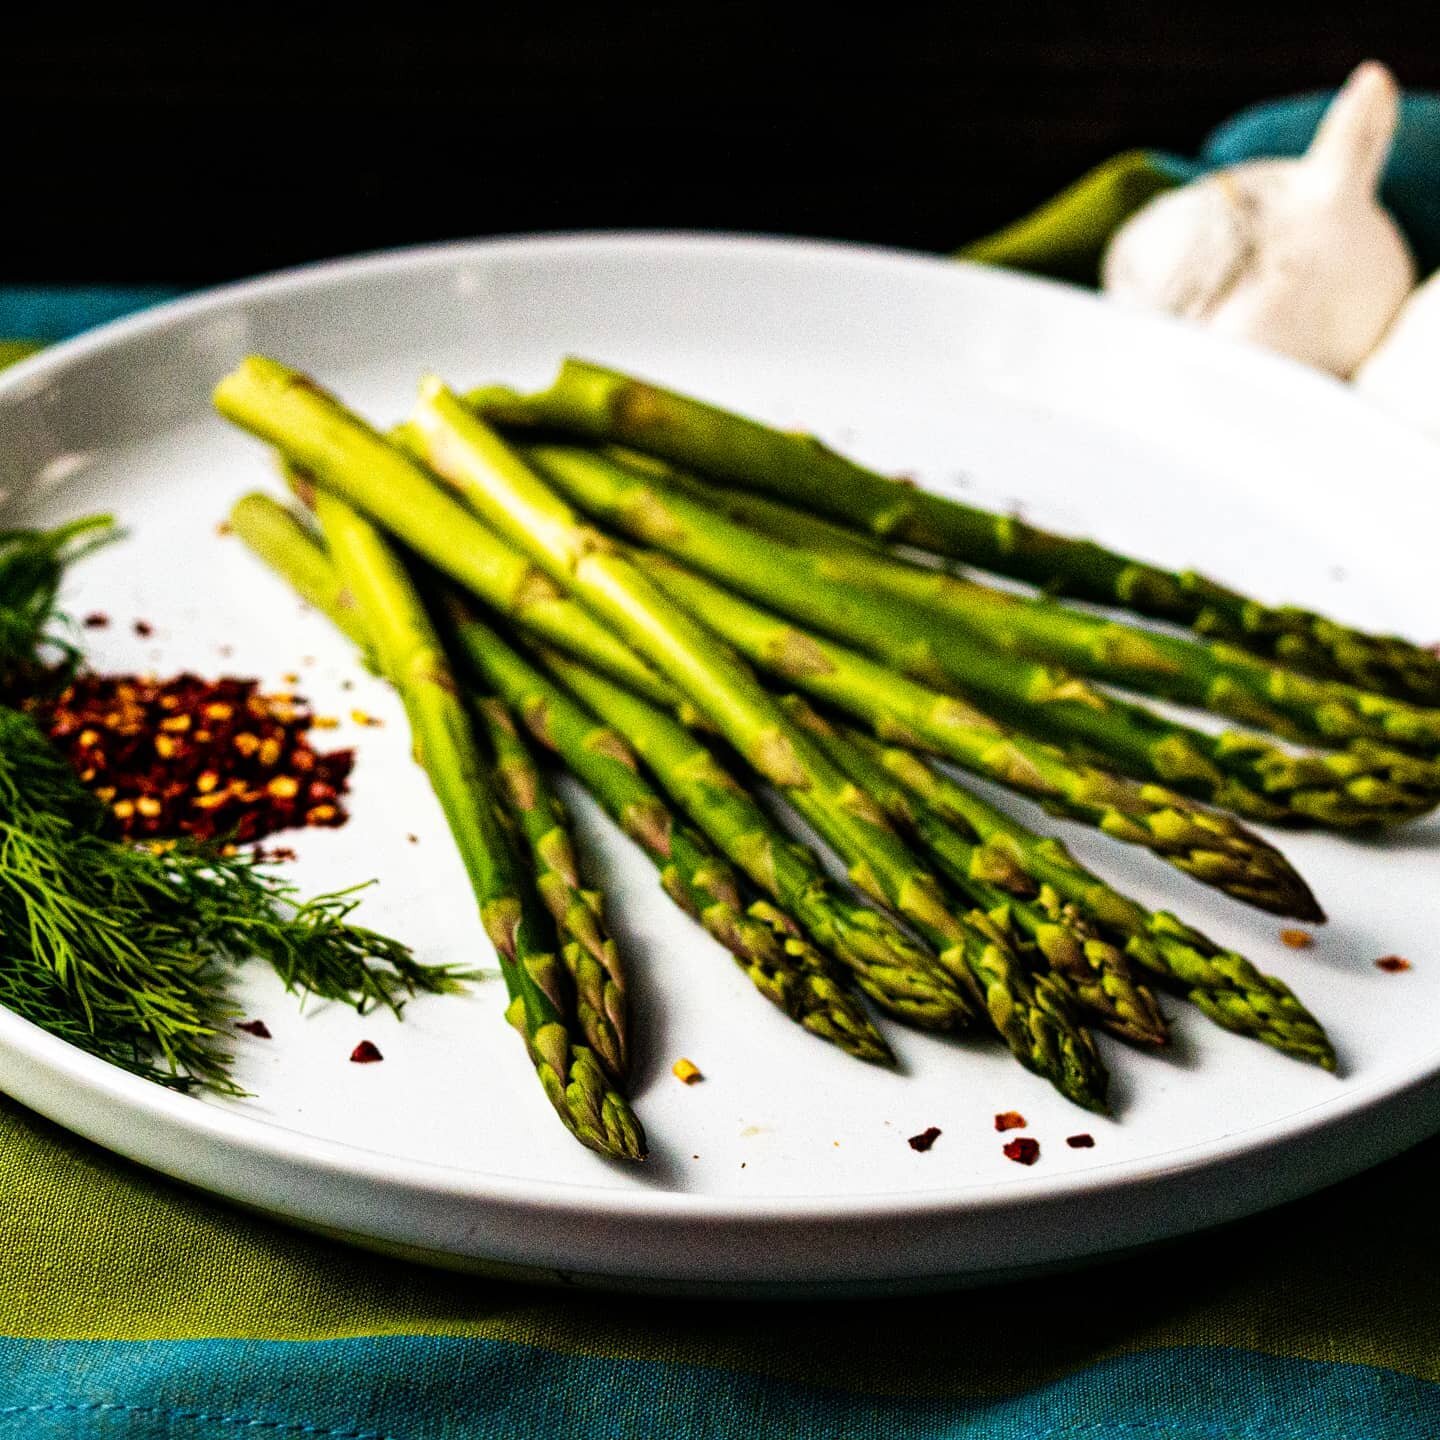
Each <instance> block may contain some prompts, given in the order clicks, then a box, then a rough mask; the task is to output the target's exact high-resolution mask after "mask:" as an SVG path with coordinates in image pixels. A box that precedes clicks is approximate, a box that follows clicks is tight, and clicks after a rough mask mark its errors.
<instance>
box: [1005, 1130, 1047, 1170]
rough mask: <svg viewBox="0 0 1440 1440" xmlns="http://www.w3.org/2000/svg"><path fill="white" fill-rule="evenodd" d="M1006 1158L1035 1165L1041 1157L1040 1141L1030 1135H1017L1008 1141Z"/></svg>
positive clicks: (1019, 1163) (1017, 1162) (1022, 1163)
mask: <svg viewBox="0 0 1440 1440" xmlns="http://www.w3.org/2000/svg"><path fill="white" fill-rule="evenodd" d="M1005 1158H1006V1159H1007V1160H1013V1161H1014V1162H1015V1163H1016V1164H1017V1165H1033V1164H1034V1163H1035V1162H1036V1161H1037V1160H1038V1159H1039V1158H1040V1142H1039V1141H1038V1140H1032V1139H1031V1138H1030V1137H1029V1136H1028V1135H1017V1136H1016V1137H1015V1138H1014V1139H1013V1140H1010V1141H1008V1142H1007V1143H1006V1145H1005Z"/></svg>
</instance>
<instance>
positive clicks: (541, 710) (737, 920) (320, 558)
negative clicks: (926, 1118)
mask: <svg viewBox="0 0 1440 1440" xmlns="http://www.w3.org/2000/svg"><path fill="white" fill-rule="evenodd" d="M262 502H263V503H262ZM242 503H243V504H244V505H245V508H246V510H251V511H261V510H263V509H264V508H265V507H267V506H268V507H271V508H273V509H274V510H277V511H279V512H280V513H281V514H282V515H283V514H285V513H286V512H285V511H284V509H283V507H281V506H279V505H276V503H275V502H274V501H273V500H269V499H268V498H267V497H264V496H259V495H253V496H247V497H245V501H244V502H242ZM238 508H239V507H238V506H237V509H238ZM292 518H293V517H292ZM236 529H237V533H239V534H240V535H241V536H242V537H243V538H244V539H246V540H247V542H248V543H250V544H251V546H252V548H254V549H255V550H256V551H257V553H258V554H259V555H260V557H261V558H262V559H263V560H265V561H266V562H267V563H268V564H270V565H271V566H272V567H273V568H274V569H275V570H276V571H278V572H279V573H280V575H281V576H283V577H284V578H286V579H291V580H305V579H307V578H308V579H310V580H312V581H313V580H314V579H316V578H317V577H318V578H319V579H320V580H321V581H322V582H323V583H321V584H320V585H318V586H315V587H314V593H315V594H316V597H317V603H318V605H319V608H321V609H323V610H324V611H325V613H326V614H327V615H329V617H330V618H331V619H332V620H334V621H335V622H336V623H337V624H338V623H339V622H340V616H339V615H338V614H337V613H336V610H335V608H334V606H333V604H332V603H330V601H329V600H327V598H326V597H332V596H333V595H334V594H335V593H336V592H337V591H338V589H339V588H340V587H339V585H338V583H336V584H331V583H330V581H329V577H328V576H327V575H326V573H325V571H326V568H327V567H330V569H331V570H332V571H333V567H331V562H330V559H329V557H328V556H327V555H326V554H325V551H324V548H323V546H321V545H320V544H319V542H318V541H317V540H316V539H315V538H314V537H313V536H311V535H310V534H309V532H308V531H307V530H306V529H305V528H304V527H302V526H299V525H295V524H291V525H289V526H279V525H272V526H265V527H255V526H250V525H246V526H245V527H243V528H242V527H240V526H238V525H237V527H236ZM459 625H460V638H461V641H462V643H463V644H464V645H465V646H466V648H467V650H468V651H469V653H470V655H471V658H472V659H476V658H477V657H478V656H480V655H484V656H485V657H486V659H487V661H488V663H487V664H486V666H485V667H483V668H484V673H485V674H487V675H488V676H490V677H491V679H492V682H493V683H494V684H496V686H497V687H499V688H504V689H505V690H506V693H507V694H509V695H510V696H511V697H512V698H513V699H514V702H515V705H516V706H517V708H520V709H522V710H523V711H524V713H525V714H526V715H528V716H529V721H530V725H531V728H532V729H533V730H534V731H535V733H536V734H537V735H538V736H539V738H540V739H542V740H543V741H544V743H546V744H547V746H550V745H555V746H557V748H559V749H560V751H561V753H562V757H563V758H564V759H565V760H566V762H567V764H569V765H570V766H571V768H572V769H574V770H575V771H576V773H577V776H578V778H580V779H581V781H582V782H583V783H584V784H586V786H587V788H590V789H591V790H592V791H594V792H595V793H597V795H598V796H599V797H600V799H601V803H602V804H603V805H605V806H606V808H608V809H609V810H610V813H611V814H612V816H613V817H614V819H615V820H616V823H617V824H619V825H620V826H621V827H622V828H623V829H624V830H625V831H626V833H627V834H629V835H631V836H632V837H633V838H635V839H636V840H637V842H638V843H640V844H641V845H642V847H643V848H644V849H645V850H646V853H647V854H648V855H649V856H650V858H651V859H652V860H653V861H654V862H655V864H656V866H657V868H659V870H660V872H661V877H662V883H663V885H664V889H665V891H666V893H667V894H669V895H670V896H671V897H672V898H674V900H675V901H676V903H677V904H679V905H680V906H681V908H682V909H684V910H686V911H687V913H689V914H692V915H694V916H695V917H696V918H697V919H699V920H700V921H701V923H702V924H703V925H704V926H705V928H706V929H707V930H708V931H709V932H710V933H711V934H712V935H713V936H714V937H715V938H716V939H717V940H719V941H720V943H721V944H722V945H725V946H726V947H727V948H729V949H731V950H732V951H733V953H734V954H735V956H736V958H737V960H738V961H739V962H740V964H741V966H742V968H744V969H745V970H746V971H747V973H749V975H750V977H751V979H752V980H753V981H754V982H755V984H756V986H757V987H758V988H759V989H760V990H761V992H762V993H763V994H765V995H766V997H767V998H769V999H771V1000H772V1001H774V1002H775V1003H776V1004H777V1005H779V1006H780V1007H781V1008H782V1009H784V1010H785V1011H786V1013H787V1014H791V1015H792V1016H793V1017H794V1018H796V1019H798V1020H799V1021H800V1022H801V1023H802V1024H805V1025H806V1027H807V1028H808V1029H811V1030H813V1031H815V1032H816V1033H819V1034H821V1035H823V1036H825V1037H826V1038H833V1039H835V1040H836V1043H839V1044H842V1045H843V1046H844V1047H845V1048H847V1049H849V1050H851V1052H852V1053H854V1054H857V1055H860V1056H861V1058H863V1059H873V1060H881V1061H883V1060H886V1059H887V1058H888V1057H889V1050H888V1048H887V1047H886V1046H885V1043H884V1040H883V1038H882V1037H881V1036H880V1035H879V1033H878V1032H877V1031H875V1030H874V1027H873V1026H871V1025H870V1023H869V1021H868V1020H867V1019H866V1018H865V1017H864V1016H863V1015H860V1016H859V1017H858V1018H857V1017H856V1016H855V1015H853V1014H852V1011H853V1010H854V1007H853V1005H852V1004H851V1002H850V1001H849V999H848V997H845V996H843V995H842V996H840V997H838V998H835V997H834V996H833V995H832V989H831V987H830V985H829V984H827V983H826V980H825V977H824V975H823V966H822V965H821V964H820V963H817V960H816V957H814V956H813V955H812V953H811V952H810V950H809V948H808V947H806V946H805V945H804V944H803V943H802V942H801V940H800V939H799V938H797V935H796V927H795V926H794V925H793V923H792V922H791V921H790V920H789V919H788V917H786V916H785V915H784V914H782V913H781V912H780V911H779V910H777V909H776V907H774V906H773V905H767V904H764V903H763V902H759V901H757V902H754V903H753V904H752V905H751V906H750V907H749V910H748V911H745V910H742V909H741V908H740V907H741V900H740V892H739V887H738V883H737V882H736V880H735V877H734V876H733V874H732V873H731V872H730V871H729V868H728V867H727V866H726V865H725V864H724V863H723V862H722V861H720V860H719V859H718V858H717V857H715V856H714V855H713V853H712V852H711V851H710V850H709V848H708V847H707V846H706V845H705V844H704V842H703V841H700V840H699V837H698V836H695V835H693V833H691V832H684V833H681V832H680V831H678V830H677V829H676V828H675V827H674V826H673V825H672V824H671V822H670V820H669V817H668V816H667V814H666V813H665V811H664V808H663V806H662V805H661V803H660V801H659V799H658V797H656V796H655V795H654V793H653V792H652V791H650V790H649V788H648V787H647V786H646V785H645V784H644V782H643V781H642V780H641V779H640V778H639V775H638V774H637V773H636V770H635V763H634V760H633V758H630V757H628V752H627V751H626V749H625V745H624V742H623V741H622V740H620V738H619V737H618V736H613V735H610V734H609V732H607V731H605V730H604V729H603V728H602V727H601V726H600V725H599V723H598V722H596V721H594V720H592V719H590V718H589V717H588V716H586V715H584V714H583V712H581V711H580V710H579V708H578V707H577V706H576V705H575V703H574V702H573V701H572V700H570V699H569V697H568V696H566V695H565V694H564V692H563V691H560V690H558V689H557V688H556V687H554V686H551V685H549V683H548V682H546V681H543V680H541V679H540V677H539V676H538V675H537V674H536V672H535V671H534V670H533V668H531V667H529V666H526V665H525V664H524V662H522V661H521V660H520V658H519V656H516V655H513V653H511V652H509V651H508V650H504V647H503V646H501V644H500V641H499V638H498V637H497V636H494V635H493V633H492V632H490V631H488V630H485V629H484V628H483V627H479V630H478V632H477V631H476V630H472V629H471V626H472V625H473V626H478V622H475V621H473V620H472V619H471V618H470V617H469V616H468V614H465V613H461V614H460V616H459ZM483 637H489V638H488V639H486V640H483V643H482V638H483ZM492 642H493V643H492ZM477 647H479V648H478V649H477ZM502 650H503V651H504V654H505V655H509V657H510V660H511V661H513V665H512V666H509V667H507V666H506V665H505V664H504V663H502V662H503V656H502V655H501V653H500V652H501V651H502ZM527 676H528V677H531V679H533V681H534V687H533V688H532V687H531V686H530V685H529V682H528V681H527V679H526V677H527ZM507 680H508V682H509V683H503V684H502V682H506V681H507ZM551 715H554V716H556V717H557V718H556V719H555V720H554V722H553V723H552V722H551V720H550V718H549V717H550V716H551ZM542 721H543V722H544V723H541V722H542ZM562 955H563V956H564V958H565V961H566V965H567V967H568V968H569V969H570V971H571V973H572V975H574V974H578V973H579V971H580V970H581V968H582V966H583V965H584V963H585V958H586V957H585V954H584V953H583V952H581V951H580V949H579V946H578V944H577V943H575V942H572V943H571V944H570V945H567V946H566V947H564V950H562ZM807 969H808V970H810V971H813V972H814V975H815V977H816V978H815V979H811V978H810V977H809V976H807V975H804V974H801V975H800V979H798V980H796V979H794V978H793V977H794V975H795V974H798V973H800V972H803V971H805V970H807ZM597 978H598V977H597ZM832 999H834V1004H833V1006H832V1004H831V1001H832ZM921 1000H923V997H917V1003H919V1002H920V1001H921Z"/></svg>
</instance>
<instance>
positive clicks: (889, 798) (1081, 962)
mask: <svg viewBox="0 0 1440 1440" xmlns="http://www.w3.org/2000/svg"><path fill="white" fill-rule="evenodd" d="M638 703H642V704H643V703H644V702H643V701H642V702H638ZM785 705H786V709H787V710H788V711H789V713H790V714H791V715H792V716H793V717H794V718H795V720H796V721H797V722H798V723H800V724H802V725H804V726H805V728H806V729H807V730H809V731H810V733H811V734H813V735H815V736H816V737H817V738H818V739H819V741H820V743H821V744H822V745H823V746H824V747H825V749H826V751H827V752H828V753H829V754H830V755H831V757H832V758H833V759H834V760H835V763H836V764H837V765H839V766H840V767H841V768H842V769H843V770H844V771H845V772H846V774H848V775H849V776H850V778H851V779H852V780H854V781H855V783H856V784H857V785H859V786H860V787H861V788H862V789H863V790H864V791H865V792H866V794H868V795H870V796H871V797H872V798H873V799H874V800H876V801H878V802H879V804H880V807H881V808H882V809H883V810H884V811H885V813H886V814H887V815H889V816H890V818H891V819H892V820H893V821H894V822H895V823H896V824H897V825H899V826H900V827H901V828H902V829H904V830H906V831H907V832H909V833H911V834H913V835H914V836H915V838H916V839H917V840H918V841H919V842H920V844H921V845H923V846H924V848H925V849H926V850H928V851H929V852H930V854H932V855H933V856H934V857H935V860H936V863H937V864H938V865H939V867H940V869H941V871H942V872H943V873H944V874H945V875H946V876H947V878H949V880H950V881H951V882H952V883H953V884H955V885H956V886H957V887H958V888H959V889H960V891H961V892H962V893H963V894H965V895H966V896H967V897H968V899H969V900H970V901H971V903H973V904H975V905H978V906H979V907H980V908H981V909H983V910H987V911H992V912H993V911H997V910H1005V911H1008V912H1009V914H1010V915H1011V916H1012V917H1013V919H1014V922H1015V924H1016V926H1017V928H1018V929H1019V930H1020V931H1021V933H1022V934H1024V935H1025V937H1026V938H1027V939H1028V941H1029V942H1030V944H1031V945H1032V946H1033V947H1034V948H1035V950H1037V951H1038V952H1039V954H1040V955H1041V956H1042V957H1043V959H1044V961H1045V963H1047V964H1048V965H1049V966H1050V968H1051V969H1052V970H1053V971H1054V972H1055V973H1056V974H1057V975H1059V976H1061V977H1062V978H1063V979H1064V980H1065V982H1066V983H1067V984H1068V985H1069V986H1070V988H1071V989H1072V990H1073V991H1074V992H1075V994H1076V996H1077V997H1078V999H1079V1000H1080V1003H1081V1004H1082V1005H1083V1006H1084V1008H1085V1010H1086V1012H1087V1013H1088V1014H1089V1016H1090V1017H1091V1018H1093V1019H1094V1020H1096V1021H1097V1022H1098V1023H1099V1024H1101V1025H1102V1026H1104V1028H1105V1029H1107V1030H1109V1031H1110V1032H1111V1033H1112V1034H1114V1035H1118V1036H1120V1037H1121V1038H1122V1039H1125V1040H1131V1041H1135V1042H1136V1043H1138V1044H1141V1045H1163V1044H1165V1043H1166V1041H1167V1039H1168V1038H1169V1037H1168V1034H1167V1031H1166V1028H1165V1021H1164V1018H1163V1016H1162V1015H1161V1014H1160V1007H1159V1006H1158V1005H1157V1004H1156V1002H1155V997H1154V995H1153V994H1151V992H1150V991H1149V990H1148V989H1147V988H1146V987H1145V986H1144V985H1142V984H1139V983H1137V982H1136V980H1135V977H1134V975H1133V973H1132V971H1131V969H1130V963H1129V961H1128V960H1127V959H1126V957H1125V955H1124V953H1123V951H1121V950H1120V949H1118V948H1117V947H1116V946H1115V945H1113V944H1111V943H1110V941H1108V940H1106V939H1105V938H1104V937H1102V936H1101V935H1099V934H1098V933H1097V932H1096V930H1095V928H1094V927H1093V926H1092V925H1091V924H1090V923H1089V922H1088V921H1087V920H1085V918H1084V917H1083V916H1081V915H1080V914H1079V913H1078V911H1076V910H1075V909H1074V908H1073V907H1066V906H1065V905H1064V904H1063V902H1061V901H1060V899H1059V897H1058V896H1057V895H1056V894H1055V892H1054V891H1053V890H1051V891H1047V890H1044V889H1043V888H1042V887H1041V886H1039V885H1037V884H1036V883H1035V882H1034V880H1033V879H1032V877H1031V876H1030V874H1029V873H1028V872H1027V871H1025V870H1024V869H1022V868H1021V867H1019V866H1017V865H1016V864H1015V863H1014V861H1013V859H1012V858H1011V857H1010V856H1009V855H1008V854H1006V853H1005V852H1004V851H1002V850H1001V849H999V848H998V847H993V846H989V845H987V844H986V843H985V842H984V841H983V840H981V839H980V838H979V836H978V835H976V834H975V832H974V831H973V830H972V829H970V827H969V826H968V825H966V826H962V825H960V824H957V823H956V822H955V821H954V820H953V819H951V820H947V819H945V818H943V817H942V816H940V815H939V814H938V813H937V812H936V811H935V810H932V809H930V808H928V807H926V806H924V805H920V804H917V803H916V802H915V801H914V800H913V799H912V796H911V794H910V792H909V791H908V790H907V789H906V788H905V786H904V785H902V784H901V783H900V781H899V780H898V779H896V778H895V776H894V775H892V774H891V772H890V771H889V770H887V769H886V768H885V766H884V765H882V764H881V763H880V762H879V761H878V760H876V759H875V758H873V757H872V756H871V755H870V754H868V753H867V752H866V750H865V749H864V748H862V747H861V746H859V745H856V744H855V743H854V742H853V741H851V740H849V739H848V738H847V737H846V736H844V735H842V734H841V733H840V732H839V731H838V730H837V729H836V728H835V727H834V726H833V725H831V724H830V723H829V721H827V720H826V719H825V718H824V717H823V716H821V715H820V714H818V713H817V712H816V711H815V710H814V709H812V708H811V706H810V705H809V704H808V702H806V701H805V700H804V699H802V698H801V697H800V696H788V697H786V701H785Z"/></svg>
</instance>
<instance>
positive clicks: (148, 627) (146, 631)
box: [130, 620, 155, 640]
mask: <svg viewBox="0 0 1440 1440" xmlns="http://www.w3.org/2000/svg"><path fill="white" fill-rule="evenodd" d="M130 628H131V629H132V630H134V632H135V633H136V634H137V635H138V636H139V637H140V638H141V639H142V640H148V639H149V638H150V637H151V636H152V635H153V634H154V633H155V627H154V626H153V625H152V624H151V623H150V622H149V621H148V620H137V621H136V622H135V623H134V625H132V626H131V627H130Z"/></svg>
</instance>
